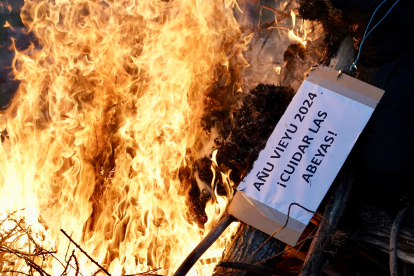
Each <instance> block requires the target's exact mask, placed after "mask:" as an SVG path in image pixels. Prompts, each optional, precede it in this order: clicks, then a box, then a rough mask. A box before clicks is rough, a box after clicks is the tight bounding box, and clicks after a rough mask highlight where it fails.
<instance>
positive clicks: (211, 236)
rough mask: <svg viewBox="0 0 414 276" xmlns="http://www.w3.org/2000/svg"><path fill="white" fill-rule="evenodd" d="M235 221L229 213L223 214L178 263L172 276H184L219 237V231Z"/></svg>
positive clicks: (222, 230)
mask: <svg viewBox="0 0 414 276" xmlns="http://www.w3.org/2000/svg"><path fill="white" fill-rule="evenodd" d="M233 221H236V218H234V217H233V216H231V215H225V216H224V217H223V218H222V219H221V220H220V221H219V223H217V225H216V226H214V228H213V229H212V230H211V231H210V233H208V234H207V236H206V237H205V238H204V239H203V240H202V241H201V242H200V243H199V244H198V245H197V247H196V248H194V250H193V251H192V252H191V253H190V255H188V257H187V258H186V259H185V260H184V262H183V263H182V264H181V265H180V267H179V268H178V269H177V271H176V272H175V273H174V276H185V275H186V274H187V273H188V271H189V270H190V269H191V268H192V267H193V265H194V264H195V263H196V262H197V261H198V259H199V258H200V257H201V255H203V254H204V252H206V250H207V249H208V248H209V247H210V246H211V245H212V244H213V243H214V242H215V241H216V240H217V239H218V237H220V235H221V233H223V232H224V230H226V228H227V227H228V226H229V225H230V224H231V223H232V222H233Z"/></svg>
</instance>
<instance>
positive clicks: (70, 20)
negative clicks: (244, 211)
mask: <svg viewBox="0 0 414 276" xmlns="http://www.w3.org/2000/svg"><path fill="white" fill-rule="evenodd" d="M234 4H235V3H234V1H233V0H225V1H221V0H213V1H203V0H171V1H160V0H150V1H138V0H108V1H99V0H90V1H88V0H75V1H69V0H53V1H46V0H26V1H25V5H24V7H23V8H22V14H21V17H22V20H23V22H24V24H25V25H26V26H27V28H28V29H29V31H32V32H34V34H35V35H36V37H37V39H38V46H36V45H31V46H30V47H29V49H28V50H26V51H25V52H19V51H17V50H15V55H16V57H15V60H14V62H13V70H14V75H15V76H16V78H17V79H18V80H20V81H21V85H20V87H19V89H18V92H17V94H16V96H15V97H14V99H13V102H12V104H11V105H10V107H9V108H8V109H7V110H6V111H5V112H3V113H1V114H0V131H2V130H6V131H7V136H8V137H7V139H3V140H4V141H3V142H2V143H1V144H0V194H1V201H0V213H3V212H11V211H13V210H17V209H21V208H23V207H25V208H26V209H25V210H24V214H25V218H26V221H28V223H30V224H32V225H35V226H37V227H38V228H39V229H40V228H42V227H47V228H49V229H48V234H49V235H50V237H51V239H52V240H55V241H56V246H57V249H58V252H63V253H64V252H66V249H67V246H68V241H67V240H66V239H65V237H64V236H63V235H62V234H59V229H61V228H62V229H64V230H65V231H66V232H67V233H72V238H73V239H74V240H76V241H79V242H80V244H81V245H82V247H83V249H84V250H85V251H87V252H89V253H90V254H91V255H92V256H93V257H94V258H95V260H96V261H98V262H99V263H101V264H102V265H104V266H105V267H106V268H107V269H108V270H109V271H111V272H113V273H114V274H116V275H121V274H125V273H137V272H140V271H146V270H149V269H153V268H157V267H161V268H162V269H163V270H161V271H160V273H164V274H172V273H173V272H174V271H175V269H176V268H177V267H178V265H179V264H180V263H181V262H182V261H183V259H184V258H185V256H186V255H188V254H189V252H190V251H191V250H192V249H193V248H194V247H195V246H196V244H197V243H198V242H199V241H200V240H201V238H202V236H203V235H204V234H205V233H204V230H203V229H200V228H199V227H198V226H197V224H196V223H195V222H193V221H192V220H191V217H190V216H189V213H188V208H187V206H186V200H185V192H186V190H187V187H186V186H185V185H183V184H182V183H180V181H179V179H178V172H179V169H180V167H182V166H186V165H189V163H191V161H192V160H193V159H194V158H196V157H198V156H197V154H198V152H199V150H200V149H201V148H202V147H203V143H204V142H205V140H206V139H207V138H208V137H206V136H205V134H204V133H203V132H202V130H201V128H200V123H199V118H200V116H201V114H202V101H201V98H202V95H203V92H204V91H206V90H207V89H208V88H209V87H210V86H211V85H213V83H214V82H215V81H216V80H217V78H218V76H217V74H218V73H217V71H215V70H214V68H215V66H217V65H220V66H222V67H223V66H224V67H225V68H228V67H229V66H230V65H229V64H230V60H229V57H228V56H229V52H230V51H231V50H232V49H234V47H236V48H239V49H243V48H244V46H245V44H246V43H247V41H244V40H243V39H240V37H241V36H240V35H241V34H240V31H239V27H238V24H237V22H236V21H235V19H234V17H233V13H232V7H233V6H234ZM245 40H247V39H245ZM231 47H233V48H231ZM235 53H236V55H239V54H240V51H232V55H233V58H234V55H235ZM223 177H224V176H223ZM224 207H225V206H221V207H220V208H224ZM209 209H211V210H212V211H211V212H213V214H208V215H209V222H208V224H209V225H214V223H215V221H217V219H218V216H217V215H215V214H217V212H218V211H217V207H215V208H209ZM220 212H222V210H221V211H219V213H220ZM211 215H212V216H214V220H215V221H214V220H213V219H212V217H211ZM39 221H41V222H42V223H39ZM209 228H210V226H209ZM227 241H228V236H226V237H224V238H221V240H219V241H218V242H217V244H216V247H215V248H212V249H211V251H210V253H209V252H207V253H206V254H207V255H208V254H210V257H218V256H220V254H221V251H220V250H222V249H223V248H224V244H225V243H226V242H227ZM207 255H206V256H207ZM207 257H208V256H207ZM78 258H79V262H80V266H81V267H83V269H84V271H85V273H86V274H85V273H84V275H89V274H90V273H93V272H94V271H96V270H97V268H96V267H94V266H93V265H92V264H91V263H90V262H89V261H88V260H87V259H86V257H85V256H83V255H81V254H79V257H78ZM216 261H217V260H216ZM212 268H213V265H203V264H202V262H198V263H197V265H196V266H195V268H194V269H193V270H192V273H193V274H208V273H211V269H212ZM51 269H52V271H54V272H55V274H58V273H59V271H60V270H61V268H60V266H59V264H57V263H54V264H52V265H51Z"/></svg>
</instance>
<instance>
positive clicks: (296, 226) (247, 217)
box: [227, 191, 306, 245]
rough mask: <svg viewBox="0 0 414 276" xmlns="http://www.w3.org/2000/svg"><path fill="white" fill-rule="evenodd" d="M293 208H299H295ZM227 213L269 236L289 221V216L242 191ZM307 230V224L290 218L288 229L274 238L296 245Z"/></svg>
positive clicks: (238, 193)
mask: <svg viewBox="0 0 414 276" xmlns="http://www.w3.org/2000/svg"><path fill="white" fill-rule="evenodd" d="M248 206H249V207H248ZM292 208H299V207H297V206H293V207H292ZM227 213H228V214H230V215H232V216H234V217H236V218H237V219H239V220H241V221H243V222H244V223H247V224H249V225H251V226H253V227H255V228H257V229H259V230H260V231H262V232H265V233H266V234H269V235H271V234H273V233H274V232H275V231H276V230H278V229H281V228H282V227H283V226H284V225H285V223H286V219H287V215H285V214H283V213H282V212H279V211H277V210H275V209H273V208H271V207H269V206H267V205H266V204H264V203H261V202H260V201H257V200H255V199H253V198H251V197H249V196H247V195H246V194H244V193H243V192H241V191H237V192H236V194H235V195H234V197H233V200H232V201H231V203H230V205H229V206H228V207H227ZM305 228H306V225H305V224H303V223H301V222H299V221H297V220H296V219H294V218H292V217H290V218H289V220H288V224H287V227H285V228H284V229H282V230H281V231H278V232H277V233H276V234H275V235H274V237H275V238H277V239H279V240H282V241H284V242H286V243H287V244H290V245H294V244H296V243H297V241H298V240H299V238H300V236H301V235H302V232H303V231H304V230H305Z"/></svg>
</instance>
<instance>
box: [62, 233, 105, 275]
mask: <svg viewBox="0 0 414 276" xmlns="http://www.w3.org/2000/svg"><path fill="white" fill-rule="evenodd" d="M60 232H62V233H63V235H65V236H66V238H68V239H69V240H70V241H71V242H72V243H73V244H74V245H75V246H76V247H77V248H78V249H79V250H80V251H81V252H82V253H83V254H85V256H86V257H88V259H89V260H90V261H91V262H92V263H94V264H95V265H96V266H97V267H99V268H100V269H101V270H102V271H103V272H105V274H106V275H108V276H111V274H110V273H109V272H108V271H107V270H106V269H105V268H103V267H102V266H101V265H100V264H98V263H97V262H96V261H95V260H94V259H93V258H92V257H91V256H89V255H88V253H86V252H85V250H83V249H82V247H80V246H79V245H78V244H77V243H76V242H75V241H74V240H72V238H71V237H70V236H69V235H68V234H66V232H65V231H64V230H63V229H60ZM97 272H99V271H97ZM97 272H96V273H97Z"/></svg>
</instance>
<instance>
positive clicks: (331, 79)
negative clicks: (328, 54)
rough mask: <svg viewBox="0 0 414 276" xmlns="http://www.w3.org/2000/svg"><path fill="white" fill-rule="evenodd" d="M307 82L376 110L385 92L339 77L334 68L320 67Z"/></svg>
mask: <svg viewBox="0 0 414 276" xmlns="http://www.w3.org/2000/svg"><path fill="white" fill-rule="evenodd" d="M305 81H309V82H312V83H314V84H317V85H319V86H322V87H323V88H326V89H328V90H331V91H334V92H336V93H338V94H340V95H342V96H344V97H347V98H350V99H352V100H354V101H357V102H360V103H362V104H365V105H367V106H369V107H372V108H374V109H375V107H376V106H377V104H378V102H379V101H380V99H381V98H382V96H383V95H384V93H385V91H384V90H382V89H379V88H377V87H375V86H372V85H370V84H368V83H365V82H363V81H360V80H357V79H355V78H353V77H350V76H348V75H345V74H343V75H338V72H337V71H335V70H333V69H332V68H329V67H325V66H320V67H317V68H316V69H314V70H313V71H310V72H309V74H308V76H307V78H306V79H305Z"/></svg>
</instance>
